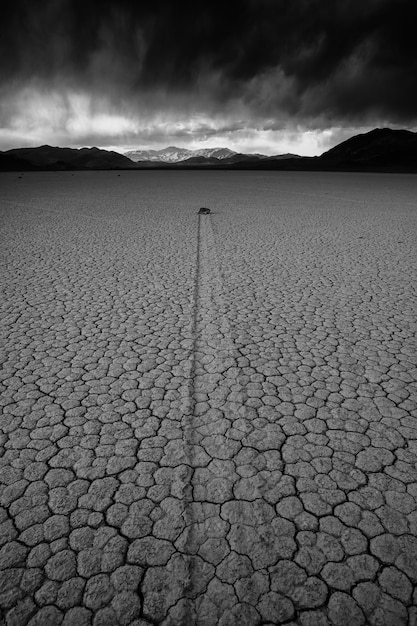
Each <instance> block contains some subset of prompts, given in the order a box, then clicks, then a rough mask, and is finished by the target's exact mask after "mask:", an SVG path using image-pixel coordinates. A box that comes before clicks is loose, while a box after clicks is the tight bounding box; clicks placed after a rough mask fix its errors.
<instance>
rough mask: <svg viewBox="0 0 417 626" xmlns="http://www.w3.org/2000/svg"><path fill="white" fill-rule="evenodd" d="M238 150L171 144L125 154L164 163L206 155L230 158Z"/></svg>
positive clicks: (130, 157) (138, 158)
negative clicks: (160, 148)
mask: <svg viewBox="0 0 417 626" xmlns="http://www.w3.org/2000/svg"><path fill="white" fill-rule="evenodd" d="M234 154H236V152H234V151H233V150H229V148H201V149H200V150H188V149H187V148H177V147H176V146H169V147H168V148H162V150H130V151H129V152H125V153H124V156H127V157H128V158H129V159H131V160H132V161H135V162H138V161H162V162H164V163H178V162H179V161H185V160H186V159H191V158H193V157H205V158H207V159H209V158H212V159H219V160H222V159H228V158H230V157H232V156H233V155H234Z"/></svg>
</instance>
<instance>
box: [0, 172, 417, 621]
mask: <svg viewBox="0 0 417 626" xmlns="http://www.w3.org/2000/svg"><path fill="white" fill-rule="evenodd" d="M0 189H1V190H0V201H1V202H0V205H1V212H2V224H3V225H2V250H3V264H2V266H3V267H4V268H5V269H4V271H3V277H2V282H3V285H4V294H5V297H4V298H3V299H2V305H1V306H2V319H3V325H2V345H3V347H4V351H3V356H2V369H1V398H2V399H1V409H2V416H1V418H0V445H1V448H0V452H1V455H0V456H1V458H0V464H1V466H0V485H1V486H0V504H1V510H0V516H1V517H0V607H1V611H2V612H1V616H0V617H1V618H3V621H4V623H5V624H6V625H7V626H24V625H25V626H26V625H30V626H60V625H63V626H89V625H91V626H118V625H121V626H145V625H146V624H154V625H161V626H168V625H172V626H175V625H180V624H181V625H184V626H189V625H193V624H195V625H197V626H215V625H217V624H220V625H221V626H233V625H236V626H241V625H243V626H245V625H247V626H252V625H253V626H256V625H258V624H263V625H265V626H266V625H272V624H292V625H294V624H297V625H300V626H325V625H336V626H347V625H349V626H360V625H366V624H370V625H371V626H380V625H386V626H399V625H410V626H411V625H415V624H417V592H416V591H415V589H416V584H417V382H416V381H417V349H416V348H417V346H416V327H417V324H416V292H415V285H416V266H417V263H416V249H417V247H416V232H417V228H416V226H417V224H416V222H417V206H416V203H415V198H416V197H417V180H416V179H415V177H413V176H402V175H398V176H397V175H389V176H378V175H358V174H322V173H315V174H308V173H294V174H290V173H275V174H274V173H254V172H252V173H249V172H246V173H244V174H242V173H238V172H226V173H218V172H207V173H199V172H188V173H185V172H175V173H168V172H134V173H131V172H129V173H128V172H122V173H121V174H120V176H118V175H117V173H115V172H110V173H76V174H74V175H71V174H70V173H40V174H24V176H23V178H22V179H18V175H17V174H3V175H1V187H0ZM200 206H209V207H210V208H211V209H212V211H213V213H212V214H211V215H206V216H205V215H203V216H200V217H199V216H197V211H198V208H199V207H200Z"/></svg>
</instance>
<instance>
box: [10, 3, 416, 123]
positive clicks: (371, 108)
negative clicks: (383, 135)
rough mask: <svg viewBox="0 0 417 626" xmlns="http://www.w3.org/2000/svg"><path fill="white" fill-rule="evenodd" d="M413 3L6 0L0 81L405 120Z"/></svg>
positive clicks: (411, 77)
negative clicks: (10, 0) (11, 0)
mask: <svg viewBox="0 0 417 626" xmlns="http://www.w3.org/2000/svg"><path fill="white" fill-rule="evenodd" d="M414 4H415V0H364V1H360V0H291V1H290V0H227V1H226V0H223V1H222V2H219V1H218V0H212V1H211V2H204V3H203V2H196V1H195V0H194V1H193V2H188V1H181V0H179V1H173V0H170V1H169V0H168V1H165V2H164V1H161V0H160V1H158V0H151V1H147V0H136V1H133V0H117V1H116V0H113V1H111V0H14V2H10V3H8V4H7V5H6V7H5V9H3V15H2V22H3V24H2V26H3V28H2V31H3V32H2V37H1V39H0V87H3V91H2V93H3V94H4V93H5V91H4V90H5V89H6V90H7V89H8V88H10V89H12V90H13V89H18V87H19V86H20V85H22V84H25V83H27V82H28V81H32V82H33V81H35V82H36V84H37V85H41V86H42V87H44V88H46V87H48V86H49V87H50V86H52V87H53V86H57V87H62V86H67V87H68V88H72V89H80V90H89V91H90V92H91V93H95V94H100V95H104V96H105V97H107V98H109V99H110V100H113V102H115V103H117V102H118V101H121V100H123V101H124V102H125V104H126V106H131V107H133V108H134V107H135V104H136V103H137V102H138V101H140V102H141V104H142V106H145V108H146V107H148V109H153V108H155V107H161V108H164V107H168V108H169V107H172V108H174V109H175V108H177V109H178V108H181V107H182V106H184V107H185V110H186V109H187V106H188V107H190V106H193V107H194V108H195V109H196V110H204V111H205V112H206V113H215V112H218V111H219V110H227V108H228V107H234V109H235V110H238V111H242V112H244V114H245V115H246V116H247V117H252V118H253V120H258V121H259V120H262V119H266V118H269V121H268V122H265V123H266V124H270V126H271V125H274V124H275V125H276V126H277V127H279V126H280V124H281V123H282V120H284V122H283V123H285V120H287V119H288V118H289V117H291V116H293V117H295V118H296V119H298V120H299V121H300V122H302V123H304V124H307V125H308V124H309V120H310V121H311V124H312V125H313V126H314V124H316V125H320V124H321V125H322V126H323V127H325V126H326V124H329V123H333V124H337V123H344V121H346V120H355V121H358V120H359V121H360V120H362V121H363V120H365V119H367V118H369V117H373V118H374V119H376V118H380V119H385V120H388V121H392V122H394V123H395V122H399V123H401V122H403V123H412V122H413V121H415V120H416V119H417V81H416V80H415V76H416V75H417V74H416V70H417V43H416V42H417V38H416V37H415V27H414V21H413V19H412V16H413V9H414ZM170 98H172V100H170ZM4 108H5V107H4V106H3V113H2V115H3V119H4V117H5V116H6V115H7V111H4ZM6 108H7V107H6ZM266 127H267V126H266Z"/></svg>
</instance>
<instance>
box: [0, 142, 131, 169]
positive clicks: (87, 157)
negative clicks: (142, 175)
mask: <svg viewBox="0 0 417 626" xmlns="http://www.w3.org/2000/svg"><path fill="white" fill-rule="evenodd" d="M0 156H2V157H3V158H4V157H7V158H10V157H12V158H14V159H19V161H22V162H25V163H27V164H28V166H29V167H28V168H22V167H19V168H17V169H39V170H45V169H46V170H77V169H81V170H83V169H88V170H90V169H110V170H112V169H128V168H129V169H130V168H134V167H135V164H134V163H133V162H132V161H131V160H130V159H128V158H127V157H124V156H123V155H122V154H119V153H118V152H113V151H109V150H101V149H100V148H79V149H77V148H58V147H53V146H47V145H45V146H40V147H39V148H14V149H12V150H7V151H6V152H3V153H1V155H0ZM0 167H1V162H0Z"/></svg>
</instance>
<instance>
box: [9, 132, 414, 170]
mask: <svg viewBox="0 0 417 626" xmlns="http://www.w3.org/2000/svg"><path fill="white" fill-rule="evenodd" d="M150 168H152V169H248V170H251V169H255V170H336V171H337V170H341V171H344V170H347V171H382V172H387V171H394V172H417V133H414V132H411V131H409V130H392V129H390V128H377V129H375V130H372V131H370V132H368V133H364V134H361V135H355V136H354V137H351V138H350V139H347V140H346V141H343V142H342V143H340V144H339V145H337V146H335V147H334V148H331V149H330V150H328V151H327V152H325V153H324V154H322V155H321V156H318V157H301V156H299V155H295V154H280V155H275V156H265V155H262V154H241V153H238V152H234V151H233V150H230V149H229V148H221V147H219V148H209V149H200V150H188V149H186V148H177V147H175V146H169V147H168V148H164V149H162V150H132V151H130V152H127V153H126V154H125V155H122V154H119V153H118V152H114V151H108V150H102V149H100V148H80V149H75V148H56V147H52V146H40V147H39V148H15V149H12V150H7V151H5V152H0V170H3V171H28V170H35V171H36V170H120V169H150Z"/></svg>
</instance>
